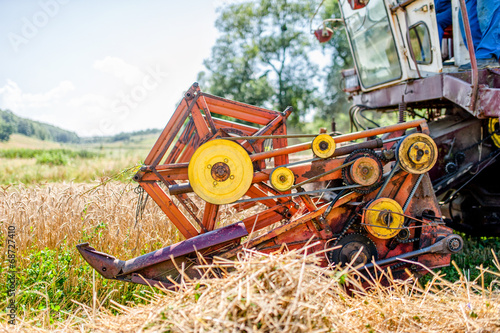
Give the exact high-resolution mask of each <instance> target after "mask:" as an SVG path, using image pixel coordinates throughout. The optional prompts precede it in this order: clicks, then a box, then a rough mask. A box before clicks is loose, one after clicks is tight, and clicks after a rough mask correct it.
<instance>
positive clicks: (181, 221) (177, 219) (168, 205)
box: [140, 182, 198, 239]
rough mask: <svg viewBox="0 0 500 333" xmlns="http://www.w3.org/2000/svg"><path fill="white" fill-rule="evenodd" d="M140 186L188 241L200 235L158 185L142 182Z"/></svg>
mask: <svg viewBox="0 0 500 333" xmlns="http://www.w3.org/2000/svg"><path fill="white" fill-rule="evenodd" d="M140 185H141V186H142V188H144V190H145V191H146V192H147V193H148V194H149V195H150V196H151V199H153V200H154V201H155V202H156V203H157V204H158V206H160V208H161V210H162V211H163V212H164V213H165V215H167V217H168V218H169V220H170V221H171V222H172V223H173V224H174V225H175V226H176V228H177V229H179V231H180V232H181V234H182V235H183V236H184V237H186V239H187V238H191V237H194V236H197V235H198V231H197V230H196V229H195V228H194V227H193V225H192V224H191V222H189V220H188V219H187V218H186V217H185V216H184V214H182V212H181V211H180V210H179V208H177V206H176V205H175V204H174V203H173V202H172V200H170V198H169V197H168V196H167V194H166V193H165V192H164V191H163V190H162V189H161V187H160V186H158V184H156V183H144V182H141V183H140Z"/></svg>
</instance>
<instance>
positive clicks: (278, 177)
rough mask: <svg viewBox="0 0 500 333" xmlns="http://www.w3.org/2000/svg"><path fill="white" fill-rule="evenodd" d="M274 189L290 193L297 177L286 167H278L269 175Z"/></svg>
mask: <svg viewBox="0 0 500 333" xmlns="http://www.w3.org/2000/svg"><path fill="white" fill-rule="evenodd" d="M269 180H270V182H271V185H272V187H273V188H274V189H275V190H277V191H280V192H284V191H288V190H289V189H290V188H291V187H292V186H293V184H294V183H295V175H294V174H293V172H292V170H290V169H288V168H286V167H278V168H276V169H274V170H273V171H272V172H271V174H270V175H269Z"/></svg>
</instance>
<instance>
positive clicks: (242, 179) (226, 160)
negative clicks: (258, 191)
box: [188, 139, 253, 205]
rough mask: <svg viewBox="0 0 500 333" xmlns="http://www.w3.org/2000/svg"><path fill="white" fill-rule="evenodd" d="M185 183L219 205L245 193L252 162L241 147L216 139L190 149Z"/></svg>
mask: <svg viewBox="0 0 500 333" xmlns="http://www.w3.org/2000/svg"><path fill="white" fill-rule="evenodd" d="M188 177H189V183H190V184H191V187H192V188H193V191H194V192H195V193H196V194H197V195H198V196H199V197H200V198H202V199H203V200H205V201H207V202H209V203H212V204H216V205H223V204H228V203H231V202H234V201H236V200H238V199H239V198H241V197H242V196H244V195H245V193H246V192H247V191H248V189H249V188H250V186H251V185H252V179H253V165H252V161H251V160H250V156H248V153H247V152H246V151H245V149H244V148H243V147H241V146H240V145H239V144H237V143H236V142H233V141H229V140H224V139H216V140H212V141H208V142H207V143H204V144H203V145H201V146H200V147H198V149H196V151H195V152H194V154H193V156H192V157H191V160H190V161H189V166H188Z"/></svg>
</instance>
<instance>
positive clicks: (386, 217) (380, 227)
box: [364, 198, 404, 239]
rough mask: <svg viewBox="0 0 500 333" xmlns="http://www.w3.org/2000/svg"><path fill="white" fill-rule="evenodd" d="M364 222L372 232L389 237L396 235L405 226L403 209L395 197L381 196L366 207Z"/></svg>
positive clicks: (378, 235)
mask: <svg viewBox="0 0 500 333" xmlns="http://www.w3.org/2000/svg"><path fill="white" fill-rule="evenodd" d="M364 222H365V228H366V230H367V231H368V232H369V233H370V234H372V235H373V236H375V237H377V238H381V239H389V238H392V237H394V236H396V235H397V234H398V233H399V231H400V230H401V228H402V227H403V224H404V216H403V209H402V208H401V205H400V204H399V203H397V202H396V201H395V200H393V199H390V198H379V199H377V200H374V201H372V202H371V203H370V204H369V205H368V207H366V211H365V217H364Z"/></svg>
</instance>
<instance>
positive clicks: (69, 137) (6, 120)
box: [0, 110, 80, 143]
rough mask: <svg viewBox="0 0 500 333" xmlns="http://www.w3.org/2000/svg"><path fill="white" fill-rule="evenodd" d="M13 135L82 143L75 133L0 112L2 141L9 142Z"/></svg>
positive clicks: (8, 112) (0, 139)
mask: <svg viewBox="0 0 500 333" xmlns="http://www.w3.org/2000/svg"><path fill="white" fill-rule="evenodd" d="M13 133H18V134H22V135H25V136H29V137H33V138H37V139H40V140H44V141H55V142H61V143H78V142H79V141H80V138H79V137H78V135H77V134H76V133H75V132H71V131H67V130H63V129H61V128H59V127H56V126H52V125H49V124H44V123H41V122H38V121H34V120H30V119H26V118H22V117H19V116H17V115H15V114H14V113H12V112H11V111H9V110H0V141H8V140H9V138H10V136H11V135H12V134H13Z"/></svg>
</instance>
